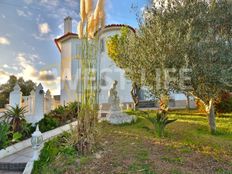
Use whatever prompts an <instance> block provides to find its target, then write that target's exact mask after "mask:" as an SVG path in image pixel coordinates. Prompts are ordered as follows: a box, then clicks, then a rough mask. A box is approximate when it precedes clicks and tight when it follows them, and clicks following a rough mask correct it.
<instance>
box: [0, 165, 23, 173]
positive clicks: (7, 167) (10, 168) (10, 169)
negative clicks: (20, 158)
mask: <svg viewBox="0 0 232 174" xmlns="http://www.w3.org/2000/svg"><path fill="white" fill-rule="evenodd" d="M26 164H27V163H0V171H5V172H13V171H14V172H21V173H22V172H23V170H24V169H25V167H26ZM0 174H1V173H0Z"/></svg>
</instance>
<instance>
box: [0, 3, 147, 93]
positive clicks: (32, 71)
mask: <svg viewBox="0 0 232 174" xmlns="http://www.w3.org/2000/svg"><path fill="white" fill-rule="evenodd" d="M79 1H80V0H0V84H3V83H5V82H6V81H7V80H8V79H9V75H16V76H17V77H23V78H24V79H25V80H29V79H30V80H33V81H34V82H36V83H37V84H39V83H42V85H43V86H44V89H45V90H47V89H50V90H51V92H52V94H53V95H58V94H59V93H60V72H59V68H60V62H61V61H60V60H61V59H60V53H59V51H58V49H57V47H56V45H55V43H54V39H55V38H58V37H60V36H62V35H63V19H64V18H65V17H67V16H71V17H72V18H73V32H76V26H77V23H78V21H79V19H80V17H79ZM95 1H96V0H95ZM105 1H106V4H105V11H106V24H127V25H131V26H132V27H135V28H137V27H138V24H137V14H139V13H141V11H142V10H143V9H144V7H145V6H146V5H147V3H148V0H105Z"/></svg>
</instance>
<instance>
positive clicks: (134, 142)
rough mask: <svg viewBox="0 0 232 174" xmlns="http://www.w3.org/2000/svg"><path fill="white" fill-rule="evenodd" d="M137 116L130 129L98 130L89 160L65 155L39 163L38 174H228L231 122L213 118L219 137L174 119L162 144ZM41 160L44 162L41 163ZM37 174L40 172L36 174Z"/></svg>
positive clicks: (198, 120)
mask: <svg viewBox="0 0 232 174" xmlns="http://www.w3.org/2000/svg"><path fill="white" fill-rule="evenodd" d="M133 114H136V115H138V118H139V119H138V122H137V123H135V124H132V125H122V126H112V125H109V124H108V123H102V124H100V129H99V130H100V134H99V137H98V139H99V144H98V146H97V151H96V152H95V153H94V155H91V156H88V157H78V156H77V155H75V154H72V153H71V155H68V153H67V152H66V151H64V153H60V154H59V156H57V157H55V158H54V159H52V160H50V161H49V162H48V163H43V165H42V166H40V170H39V171H40V172H43V174H44V173H46V172H47V171H48V172H47V173H49V174H50V173H51V174H52V173H56V174H59V173H62V174H63V173H65V174H74V173H80V174H98V173H99V174H113V173H115V174H127V173H128V174H129V173H132V174H137V173H138V174H141V173H143V174H188V173H189V174H232V127H231V124H232V117H230V116H229V117H225V118H218V120H217V122H218V134H217V135H210V134H209V132H208V128H207V118H205V117H202V116H197V115H194V116H191V115H181V116H179V115H177V114H172V115H170V117H172V118H177V119H178V121H177V122H175V123H173V124H171V125H169V126H168V127H167V131H166V138H163V139H159V138H156V135H155V134H154V131H153V130H152V129H151V130H148V129H147V128H145V127H150V128H152V126H151V125H150V123H149V122H148V121H147V120H145V119H144V118H143V117H141V116H142V115H143V114H144V113H141V112H137V113H133ZM42 160H44V159H42ZM34 173H35V172H34ZM37 173H39V172H37Z"/></svg>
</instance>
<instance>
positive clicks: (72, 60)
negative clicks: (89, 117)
mask: <svg viewBox="0 0 232 174" xmlns="http://www.w3.org/2000/svg"><path fill="white" fill-rule="evenodd" d="M79 45H80V40H78V39H77V38H70V39H67V40H65V41H63V42H62V43H61V105H64V104H68V103H69V102H73V101H76V100H77V88H76V87H77V85H78V84H77V83H78V81H77V80H76V79H78V78H79V77H78V76H79V73H78V72H79V71H78V69H79V66H80V63H79V59H78V57H79V56H78V54H79V48H80V47H79Z"/></svg>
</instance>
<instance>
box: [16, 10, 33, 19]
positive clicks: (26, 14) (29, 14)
mask: <svg viewBox="0 0 232 174" xmlns="http://www.w3.org/2000/svg"><path fill="white" fill-rule="evenodd" d="M16 12H17V14H18V15H19V16H23V17H28V16H31V15H32V13H31V12H29V11H27V12H25V11H22V10H19V9H17V10H16Z"/></svg>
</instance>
